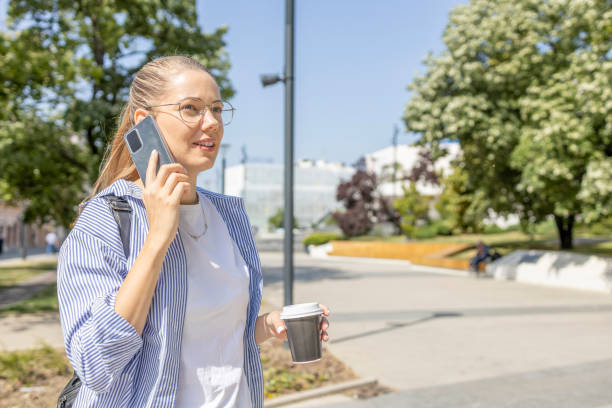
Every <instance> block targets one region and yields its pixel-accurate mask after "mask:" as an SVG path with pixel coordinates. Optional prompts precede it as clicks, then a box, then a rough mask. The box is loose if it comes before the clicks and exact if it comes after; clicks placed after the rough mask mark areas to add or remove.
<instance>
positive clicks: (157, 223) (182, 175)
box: [142, 151, 190, 248]
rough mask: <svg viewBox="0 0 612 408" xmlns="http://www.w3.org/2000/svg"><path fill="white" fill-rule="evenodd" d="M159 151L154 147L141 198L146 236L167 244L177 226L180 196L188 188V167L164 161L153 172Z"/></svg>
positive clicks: (163, 244) (160, 243)
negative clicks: (145, 212) (146, 230)
mask: <svg viewBox="0 0 612 408" xmlns="http://www.w3.org/2000/svg"><path fill="white" fill-rule="evenodd" d="M158 160H159V153H158V152H157V151H153V153H151V157H150V158H149V164H148V166H147V178H146V180H147V181H146V183H147V184H146V185H145V186H144V189H143V191H142V199H143V201H144V204H145V208H146V210H147V219H148V220H149V234H148V237H147V238H150V239H154V240H156V241H157V243H158V244H159V245H161V246H162V247H165V248H167V247H168V246H169V245H170V243H171V242H172V240H173V239H174V237H175V236H176V232H177V230H178V221H179V205H180V203H181V197H182V196H183V194H184V193H185V192H187V191H189V187H190V185H189V178H188V176H187V171H186V170H185V168H184V167H183V166H182V165H181V164H179V163H172V164H164V165H162V166H161V167H160V168H159V172H157V174H156V172H155V169H156V168H157V161H158Z"/></svg>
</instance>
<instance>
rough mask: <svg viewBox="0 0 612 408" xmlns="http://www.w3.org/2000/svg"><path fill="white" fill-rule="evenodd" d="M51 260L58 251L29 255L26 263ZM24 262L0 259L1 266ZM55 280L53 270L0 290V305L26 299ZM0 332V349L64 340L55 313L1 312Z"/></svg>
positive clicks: (55, 345)
mask: <svg viewBox="0 0 612 408" xmlns="http://www.w3.org/2000/svg"><path fill="white" fill-rule="evenodd" d="M54 260H57V254H50V255H49V254H36V255H32V256H28V258H27V260H26V261H25V262H30V261H36V262H42V261H54ZM23 264H24V261H23V260H22V259H21V258H18V257H13V258H8V259H2V260H0V265H1V266H10V265H23ZM56 280H57V273H56V271H49V272H43V273H41V274H39V275H36V276H34V277H32V278H31V279H30V280H27V281H25V282H21V283H19V284H17V285H15V286H13V287H11V288H8V289H4V290H0V308H2V307H6V306H10V305H11V304H14V303H17V302H20V301H22V300H24V299H28V298H30V297H32V296H34V295H35V294H36V293H38V292H40V291H41V290H42V289H44V288H45V287H46V286H48V285H50V284H52V283H53V282H55V281H56ZM0 332H2V336H1V337H0V351H4V350H7V351H11V350H18V349H27V348H33V347H37V346H39V345H40V344H41V342H44V343H47V344H49V345H51V346H53V347H62V346H63V342H64V340H63V337H62V331H61V327H60V322H59V315H58V314H57V313H37V314H23V315H14V314H8V315H0Z"/></svg>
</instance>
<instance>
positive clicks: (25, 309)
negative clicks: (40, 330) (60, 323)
mask: <svg viewBox="0 0 612 408" xmlns="http://www.w3.org/2000/svg"><path fill="white" fill-rule="evenodd" d="M58 310H59V308H58V304H57V284H55V283H53V284H51V285H49V286H47V287H46V288H44V289H43V290H41V291H40V292H38V293H37V294H36V295H34V296H32V297H31V298H29V299H26V300H22V301H21V302H19V303H16V304H14V305H12V306H8V307H5V308H3V309H0V314H5V313H38V312H57V311H58Z"/></svg>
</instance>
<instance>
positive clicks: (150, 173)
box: [145, 150, 159, 187]
mask: <svg viewBox="0 0 612 408" xmlns="http://www.w3.org/2000/svg"><path fill="white" fill-rule="evenodd" d="M158 159H159V153H158V152H157V150H153V151H152V152H151V156H149V164H148V165H147V171H146V178H147V180H146V183H147V185H149V184H151V183H152V182H154V181H155V169H157V160H158ZM145 187H146V186H145Z"/></svg>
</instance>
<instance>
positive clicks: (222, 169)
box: [220, 143, 230, 194]
mask: <svg viewBox="0 0 612 408" xmlns="http://www.w3.org/2000/svg"><path fill="white" fill-rule="evenodd" d="M220 147H221V194H225V165H226V161H225V153H227V149H229V147H230V145H229V144H227V143H221V146H220Z"/></svg>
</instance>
